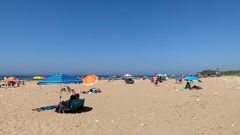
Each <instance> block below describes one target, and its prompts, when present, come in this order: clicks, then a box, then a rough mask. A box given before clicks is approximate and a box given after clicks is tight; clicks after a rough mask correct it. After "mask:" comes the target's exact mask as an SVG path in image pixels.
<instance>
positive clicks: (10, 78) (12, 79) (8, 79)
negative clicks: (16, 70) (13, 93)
mask: <svg viewBox="0 0 240 135" xmlns="http://www.w3.org/2000/svg"><path fill="white" fill-rule="evenodd" d="M14 80H15V78H14V77H8V78H7V80H6V81H7V82H12V81H14Z"/></svg>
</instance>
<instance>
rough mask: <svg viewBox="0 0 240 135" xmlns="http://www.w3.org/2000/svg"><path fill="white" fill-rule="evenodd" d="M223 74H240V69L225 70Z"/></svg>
mask: <svg viewBox="0 0 240 135" xmlns="http://www.w3.org/2000/svg"><path fill="white" fill-rule="evenodd" d="M223 75H230V76H240V70H237V71H224V72H223Z"/></svg>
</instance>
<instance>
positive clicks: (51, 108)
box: [32, 105, 57, 112]
mask: <svg viewBox="0 0 240 135" xmlns="http://www.w3.org/2000/svg"><path fill="white" fill-rule="evenodd" d="M56 108H57V106H56V105H51V106H43V107H39V108H35V109H32V110H33V111H38V112H40V111H49V110H54V109H56Z"/></svg>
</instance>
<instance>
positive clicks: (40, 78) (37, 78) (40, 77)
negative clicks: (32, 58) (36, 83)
mask: <svg viewBox="0 0 240 135" xmlns="http://www.w3.org/2000/svg"><path fill="white" fill-rule="evenodd" d="M43 79H45V77H44V76H34V77H33V80H43Z"/></svg>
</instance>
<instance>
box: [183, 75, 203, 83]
mask: <svg viewBox="0 0 240 135" xmlns="http://www.w3.org/2000/svg"><path fill="white" fill-rule="evenodd" d="M184 80H186V81H199V82H202V81H201V80H200V79H199V78H197V77H196V76H187V77H186V78H184Z"/></svg>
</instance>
